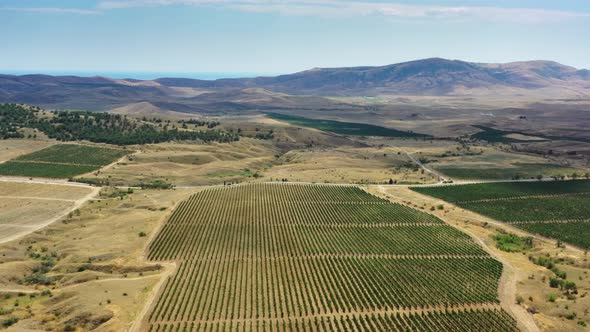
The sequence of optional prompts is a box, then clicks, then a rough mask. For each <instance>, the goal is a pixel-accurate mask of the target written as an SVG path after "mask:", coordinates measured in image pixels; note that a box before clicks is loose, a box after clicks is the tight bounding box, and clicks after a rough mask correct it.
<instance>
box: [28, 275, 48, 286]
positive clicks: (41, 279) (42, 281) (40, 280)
mask: <svg viewBox="0 0 590 332" xmlns="http://www.w3.org/2000/svg"><path fill="white" fill-rule="evenodd" d="M24 282H25V283H26V284H29V285H45V286H48V285H51V284H52V283H53V279H51V278H50V277H48V276H46V275H44V274H42V273H33V274H31V275H29V276H26V277H25V278H24Z"/></svg>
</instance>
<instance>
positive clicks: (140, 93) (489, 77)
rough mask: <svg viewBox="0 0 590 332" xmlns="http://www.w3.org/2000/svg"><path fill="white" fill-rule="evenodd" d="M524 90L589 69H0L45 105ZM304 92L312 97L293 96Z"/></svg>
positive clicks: (570, 90) (294, 103)
mask: <svg viewBox="0 0 590 332" xmlns="http://www.w3.org/2000/svg"><path fill="white" fill-rule="evenodd" d="M499 94H500V95H503V96H522V95H526V96H529V97H530V99H531V100H532V101H537V100H539V101H540V100H542V99H544V98H549V97H553V98H570V99H580V98H582V99H587V98H588V97H589V96H590V71H588V70H578V69H576V68H573V67H569V66H565V65H562V64H559V63H556V62H551V61H527V62H512V63H505V64H484V63H471V62H464V61H459V60H446V59H440V58H431V59H425V60H417V61H410V62H404V63H399V64H393V65H387V66H379V67H347V68H314V69H310V70H306V71H302V72H298V73H294V74H289V75H280V76H276V77H255V78H238V79H218V80H214V81H208V80H197V79H188V78H159V79H156V80H151V81H141V80H135V79H110V78H105V77H76V76H48V75H23V76H14V75H0V101H3V102H21V103H29V104H35V105H40V106H43V107H49V108H80V109H90V110H105V109H113V108H117V107H122V106H125V105H128V104H132V103H141V102H150V103H152V104H165V105H166V107H164V108H167V109H169V110H172V111H181V112H203V111H207V110H209V109H217V110H241V109H252V108H261V109H264V108H304V109H341V108H346V109H350V108H355V107H356V108H359V109H360V108H362V107H361V106H359V105H356V106H354V105H350V104H349V103H344V102H341V101H335V100H334V99H327V98H321V97H329V96H339V97H355V96H384V95H385V96H392V95H393V96H395V95H408V96H480V97H489V96H496V95H499ZM297 95H311V96H317V97H316V98H307V97H305V98H300V97H296V96H297Z"/></svg>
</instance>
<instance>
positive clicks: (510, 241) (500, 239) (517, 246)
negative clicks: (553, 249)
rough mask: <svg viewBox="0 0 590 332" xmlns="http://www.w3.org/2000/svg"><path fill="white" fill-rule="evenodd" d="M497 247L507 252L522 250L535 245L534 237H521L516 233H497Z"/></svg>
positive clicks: (495, 238) (495, 237)
mask: <svg viewBox="0 0 590 332" xmlns="http://www.w3.org/2000/svg"><path fill="white" fill-rule="evenodd" d="M494 240H496V247H497V248H498V249H500V250H502V251H507V252H522V251H525V250H528V249H530V248H532V247H533V238H532V237H530V236H527V237H520V236H518V235H515V234H508V233H507V234H502V233H499V234H496V236H494Z"/></svg>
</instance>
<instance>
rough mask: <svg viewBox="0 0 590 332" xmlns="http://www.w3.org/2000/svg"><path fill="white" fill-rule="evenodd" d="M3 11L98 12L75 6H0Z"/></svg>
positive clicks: (89, 13)
mask: <svg viewBox="0 0 590 332" xmlns="http://www.w3.org/2000/svg"><path fill="white" fill-rule="evenodd" d="M0 10H4V11H16V12H32V13H52V14H80V15H92V14H98V13H99V11H97V10H87V9H77V8H59V7H0Z"/></svg>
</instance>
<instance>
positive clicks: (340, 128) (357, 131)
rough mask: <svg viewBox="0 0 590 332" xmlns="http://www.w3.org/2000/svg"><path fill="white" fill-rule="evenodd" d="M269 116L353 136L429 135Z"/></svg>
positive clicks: (333, 122) (344, 123) (370, 126)
mask: <svg viewBox="0 0 590 332" xmlns="http://www.w3.org/2000/svg"><path fill="white" fill-rule="evenodd" d="M266 116H267V117H269V118H271V119H275V120H280V121H285V122H288V123H290V124H293V125H296V126H302V127H310V128H314V129H319V130H322V131H329V132H333V133H336V134H340V135H351V136H382V137H410V138H412V137H429V136H428V135H424V134H417V133H413V132H408V131H401V130H396V129H392V128H386V127H381V126H375V125H371V124H366V123H355V122H341V121H333V120H322V119H309V118H304V117H299V116H293V115H286V114H279V113H267V114H266Z"/></svg>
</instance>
